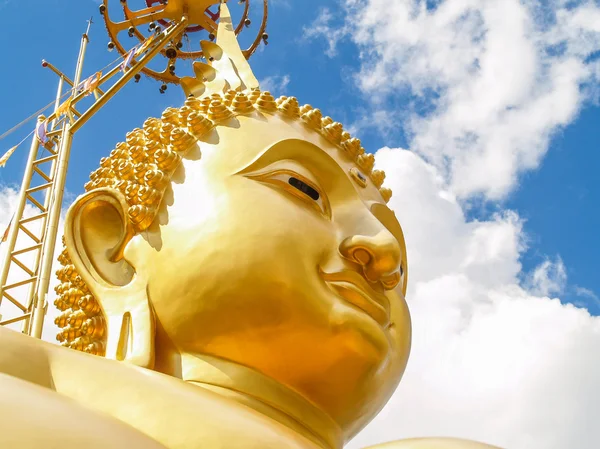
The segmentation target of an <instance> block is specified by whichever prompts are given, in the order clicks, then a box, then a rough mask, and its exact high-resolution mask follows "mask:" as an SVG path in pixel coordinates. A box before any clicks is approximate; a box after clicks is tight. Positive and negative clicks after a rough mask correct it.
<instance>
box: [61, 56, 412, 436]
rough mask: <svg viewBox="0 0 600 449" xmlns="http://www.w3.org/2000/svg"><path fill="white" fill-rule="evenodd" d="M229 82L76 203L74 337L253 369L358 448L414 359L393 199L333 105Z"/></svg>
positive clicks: (65, 271)
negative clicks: (356, 440) (326, 107)
mask: <svg viewBox="0 0 600 449" xmlns="http://www.w3.org/2000/svg"><path fill="white" fill-rule="evenodd" d="M219 57H220V56H219V55H218V56H217V57H216V58H215V59H216V60H218V59H219ZM237 72H238V73H241V72H242V70H239V68H238V70H237ZM219 86H220V87H219V89H213V90H212V92H211V91H210V90H208V91H205V92H203V93H202V94H199V95H196V96H189V97H188V99H187V100H186V102H185V105H184V106H183V107H181V108H179V109H174V108H169V109H167V110H166V111H165V112H164V113H163V115H162V117H161V118H160V119H158V118H156V119H152V118H151V119H148V120H147V121H146V122H145V123H144V125H143V127H142V128H140V129H136V130H134V131H132V132H131V133H129V134H128V135H127V138H126V141H125V142H122V143H119V144H118V145H117V146H116V148H115V149H114V150H113V151H112V153H111V155H110V156H109V157H107V158H103V159H102V160H101V162H100V168H99V169H98V170H96V171H95V172H93V173H92V175H91V181H90V182H89V183H88V184H86V187H85V188H86V193H85V194H84V195H82V196H81V197H79V198H78V199H77V200H76V202H75V203H74V204H73V205H72V206H71V208H70V209H69V212H68V214H67V220H66V227H65V244H66V247H65V250H64V251H63V253H62V254H61V257H60V262H61V263H62V264H63V265H64V267H63V268H62V269H60V270H59V271H58V276H59V278H60V280H61V282H62V283H61V284H60V285H59V286H58V287H57V293H58V294H59V298H58V299H57V301H56V302H55V304H56V305H57V307H59V308H60V309H61V310H63V311H64V313H63V314H62V315H61V316H60V317H59V318H58V319H57V323H58V324H59V325H60V326H62V327H63V328H64V329H63V331H62V332H61V333H60V334H59V336H58V339H59V340H60V341H62V342H63V344H64V345H66V346H69V347H71V348H74V349H77V350H81V351H85V352H89V353H92V354H96V355H100V356H105V357H108V358H113V359H116V360H121V361H124V362H129V363H133V364H136V365H138V366H142V367H146V368H149V369H156V370H159V371H162V372H166V373H169V374H172V375H176V376H179V377H182V378H184V379H185V373H181V372H177V369H178V368H177V366H178V365H177V359H178V358H179V357H183V356H192V357H193V356H198V357H200V356H211V357H215V358H218V359H222V360H225V361H228V362H231V363H234V364H238V365H242V366H244V367H247V368H250V369H252V370H255V371H258V372H260V373H262V374H264V375H265V376H268V377H269V378H271V379H274V380H275V381H277V382H279V383H280V384H282V385H284V386H286V387H288V388H290V389H292V390H293V391H295V392H297V393H299V394H300V395H302V396H303V397H305V398H306V399H307V400H308V401H310V402H311V403H312V404H315V405H316V406H317V407H319V408H320V409H322V410H323V411H325V412H326V413H327V414H328V415H329V416H331V417H332V418H333V420H335V422H336V423H337V424H338V425H339V426H340V428H341V429H342V433H343V435H344V438H345V439H349V438H350V437H351V436H353V435H354V434H356V433H357V432H358V430H360V429H361V428H362V427H364V425H365V424H366V423H368V422H369V421H370V420H371V419H372V418H373V417H374V415H375V414H376V413H377V412H378V411H379V410H380V409H381V407H383V405H384V404H385V402H386V401H387V400H388V399H389V397H390V396H391V394H392V393H393V391H394V390H395V388H396V386H397V384H398V382H399V380H400V377H401V375H402V373H403V371H404V368H405V366H406V362H407V359H408V355H409V351H410V317H409V312H408V309H407V306H406V303H405V300H404V294H405V292H406V283H407V261H406V249H405V244H404V238H403V234H402V230H401V227H400V225H399V223H398V221H397V219H396V217H395V215H394V213H393V212H392V211H391V210H390V209H388V207H387V205H386V201H387V200H389V197H390V195H391V192H390V191H389V190H388V189H385V188H383V187H382V183H383V181H384V174H383V172H381V171H378V170H373V164H374V158H373V156H372V155H370V154H367V153H365V151H364V149H363V148H362V146H361V143H360V141H359V140H358V139H355V138H352V137H351V136H350V135H349V134H348V133H347V132H345V131H344V130H343V127H342V125H341V124H339V123H337V122H334V121H333V120H332V119H331V118H329V117H323V116H322V114H321V112H320V111H319V110H318V109H315V108H313V107H311V106H309V105H305V106H302V107H300V105H299V104H298V101H297V100H296V99H295V98H291V97H290V98H288V97H281V98H279V99H277V100H276V99H274V98H273V97H272V96H271V94H269V93H268V92H261V91H260V89H259V88H257V87H256V86H254V87H249V86H252V84H251V83H249V82H246V83H243V85H238V86H235V87H234V86H232V83H221V84H220V85H219ZM208 87H210V85H208Z"/></svg>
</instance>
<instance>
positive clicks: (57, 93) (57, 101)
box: [50, 76, 65, 131]
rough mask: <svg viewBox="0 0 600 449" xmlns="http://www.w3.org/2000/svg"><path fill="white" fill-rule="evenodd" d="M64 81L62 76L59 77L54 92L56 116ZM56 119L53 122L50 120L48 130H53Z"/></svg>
mask: <svg viewBox="0 0 600 449" xmlns="http://www.w3.org/2000/svg"><path fill="white" fill-rule="evenodd" d="M64 81H65V78H64V77H63V76H61V77H60V78H59V79H58V89H57V91H56V101H55V102H54V114H55V115H56V110H57V109H58V107H59V106H60V97H61V96H62V90H63V83H64ZM57 118H58V117H55V118H54V120H52V122H51V124H50V130H51V131H52V130H54V125H55V124H56V119H57Z"/></svg>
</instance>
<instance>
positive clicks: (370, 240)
mask: <svg viewBox="0 0 600 449" xmlns="http://www.w3.org/2000/svg"><path fill="white" fill-rule="evenodd" d="M340 253H341V254H342V256H343V257H344V258H346V259H348V260H350V261H352V262H354V263H357V264H359V265H361V266H362V269H363V273H364V276H365V277H366V278H367V280H368V281H369V282H371V283H378V282H381V284H382V285H383V288H385V289H386V290H392V289H393V288H395V287H396V286H397V285H398V283H399V282H400V277H401V273H400V269H401V263H402V249H401V248H400V244H399V243H398V241H397V240H396V238H395V237H394V236H393V235H392V234H391V233H390V232H389V231H388V230H381V231H380V232H378V233H377V234H375V235H373V236H366V235H353V236H351V237H347V238H345V239H344V240H343V241H342V243H341V244H340Z"/></svg>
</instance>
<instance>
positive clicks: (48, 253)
mask: <svg viewBox="0 0 600 449" xmlns="http://www.w3.org/2000/svg"><path fill="white" fill-rule="evenodd" d="M90 25H91V24H90V23H88V28H87V32H86V33H84V34H83V36H81V46H80V48H79V56H78V57H77V65H76V66H75V77H74V78H73V84H74V86H75V87H74V88H73V91H72V92H71V97H75V95H77V92H76V91H77V86H79V83H80V82H81V72H82V71H83V62H84V60H85V53H86V50H87V44H88V42H89V39H88V35H87V33H88V32H89V30H90ZM61 81H62V78H61ZM55 112H56V110H55ZM72 139H73V134H72V133H71V124H70V123H69V120H68V119H65V124H64V125H63V130H62V135H61V139H60V147H59V149H58V162H57V164H58V165H57V166H56V170H55V174H54V176H53V186H52V188H51V189H50V190H49V191H48V196H49V198H48V197H46V203H48V201H49V204H50V210H49V211H48V218H47V220H48V221H47V222H46V229H45V235H44V245H43V246H42V252H41V253H42V265H41V267H40V273H39V278H38V282H37V285H36V292H35V295H34V297H33V301H34V303H33V310H32V317H33V319H32V324H31V329H30V333H29V335H31V336H32V337H35V338H42V329H43V327H44V317H45V315H46V302H47V300H46V296H47V295H48V287H49V285H50V274H51V272H52V262H53V259H54V249H55V248H56V239H57V237H58V222H59V220H60V211H61V208H62V201H63V194H64V190H65V183H66V180H67V168H68V166H69V156H70V154H71V142H72ZM53 168H54V167H53Z"/></svg>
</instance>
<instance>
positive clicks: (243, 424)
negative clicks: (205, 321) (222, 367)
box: [0, 328, 315, 449]
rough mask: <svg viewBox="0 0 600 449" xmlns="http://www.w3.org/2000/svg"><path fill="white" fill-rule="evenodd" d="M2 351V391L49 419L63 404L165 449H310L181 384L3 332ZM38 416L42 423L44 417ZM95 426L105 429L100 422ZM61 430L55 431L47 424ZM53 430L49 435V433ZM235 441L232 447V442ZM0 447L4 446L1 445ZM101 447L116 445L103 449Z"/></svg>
mask: <svg viewBox="0 0 600 449" xmlns="http://www.w3.org/2000/svg"><path fill="white" fill-rule="evenodd" d="M0 348H1V350H0V387H2V385H3V386H4V388H5V389H6V388H9V389H11V391H19V394H18V396H22V395H28V396H29V397H31V401H32V402H31V404H33V403H34V402H35V403H36V404H48V405H49V408H45V407H43V408H38V410H45V412H44V413H46V414H52V413H53V412H51V409H52V406H51V405H50V404H54V403H56V404H63V405H64V407H65V410H66V411H65V414H68V413H71V414H72V419H75V420H76V421H77V422H79V418H77V417H78V416H79V413H80V411H81V412H83V411H85V410H87V411H90V412H91V413H92V414H97V415H98V416H101V417H106V418H110V419H113V418H114V419H116V420H117V421H118V422H119V424H120V425H123V426H126V427H127V428H129V429H130V430H131V431H133V432H135V433H136V434H137V433H139V435H141V436H142V437H144V435H146V436H149V437H150V438H151V439H152V440H154V441H158V442H159V443H160V444H162V445H163V446H162V447H166V448H182V449H187V448H190V449H191V448H196V447H199V446H202V447H211V448H215V449H217V448H225V447H227V448H231V447H244V448H248V449H250V448H259V447H260V448H262V447H289V448H296V449H306V448H313V447H315V446H314V445H313V444H311V443H310V442H309V441H307V440H305V439H304V438H302V437H299V436H298V435H296V434H294V433H292V432H291V431H290V430H289V429H288V428H287V427H285V426H283V425H281V424H279V423H278V422H276V421H273V420H271V419H270V418H268V417H266V416H263V415H262V414H260V413H258V412H255V411H254V410H252V409H251V408H249V407H246V406H244V405H243V404H240V403H238V402H236V401H233V400H228V399H227V398H223V397H222V396H221V395H218V394H216V393H214V392H212V391H210V390H207V389H204V388H202V387H199V386H195V385H190V384H187V383H185V382H183V381H181V380H180V379H175V378H172V377H169V376H166V375H163V374H160V373H156V372H153V371H149V370H144V369H142V368H137V367H133V366H130V365H126V364H124V363H121V362H116V361H114V360H107V359H103V358H101V357H96V356H92V355H89V354H84V353H80V352H77V351H73V350H70V349H67V348H63V347H60V346H57V345H52V344H50V343H47V342H43V341H40V340H37V339H33V338H31V337H27V336H25V335H22V334H19V333H17V332H14V331H8V330H6V329H2V328H0ZM0 390H1V389H0ZM21 393H22V394H21ZM36 397H37V399H35V398H36ZM13 410H15V408H14V406H8V405H7V404H6V403H2V404H0V417H2V415H6V414H10V413H12V412H13ZM40 414H41V415H40V420H43V416H42V415H43V412H40ZM84 415H85V413H84ZM25 416H26V414H25V411H23V414H21V418H22V420H25V421H26V419H25V418H24V417H25ZM114 419H113V421H114ZM0 421H1V420H0ZM50 421H52V422H54V421H55V420H49V421H48V422H50ZM68 421H69V419H66V420H65V421H64V422H68ZM84 421H85V420H83V421H82V422H84ZM85 422H86V423H88V424H86V425H87V426H88V427H90V428H92V427H93V426H95V425H96V421H95V419H94V416H90V417H89V420H88V421H85ZM111 422H112V421H111ZM97 425H98V426H99V428H106V426H104V427H103V424H102V422H100V421H98V423H97ZM51 427H52V426H51ZM58 428H60V426H58V427H52V429H58ZM232 428H234V429H236V432H235V433H232V432H231V429H232ZM52 429H49V430H48V431H49V432H51V433H52V432H54V430H52ZM0 430H1V429H0ZM54 433H56V432H54ZM0 434H1V432H0ZM8 435H14V433H11V432H9V433H8ZM1 442H2V440H1V439H0V443H1ZM234 442H235V443H236V444H232V443H234ZM0 447H4V446H2V444H0ZM16 447H17V448H19V449H20V448H21V447H23V448H27V449H28V448H30V447H37V446H35V445H30V446H27V445H21V446H16ZM66 447H69V446H66ZM93 447H96V446H93ZM105 447H121V446H118V445H113V444H107V445H106V446H105ZM126 447H129V446H126ZM130 447H138V446H135V445H132V446H130ZM143 447H145V446H143ZM147 447H148V448H151V447H153V446H151V445H149V446H147ZM157 447H161V446H157Z"/></svg>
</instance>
